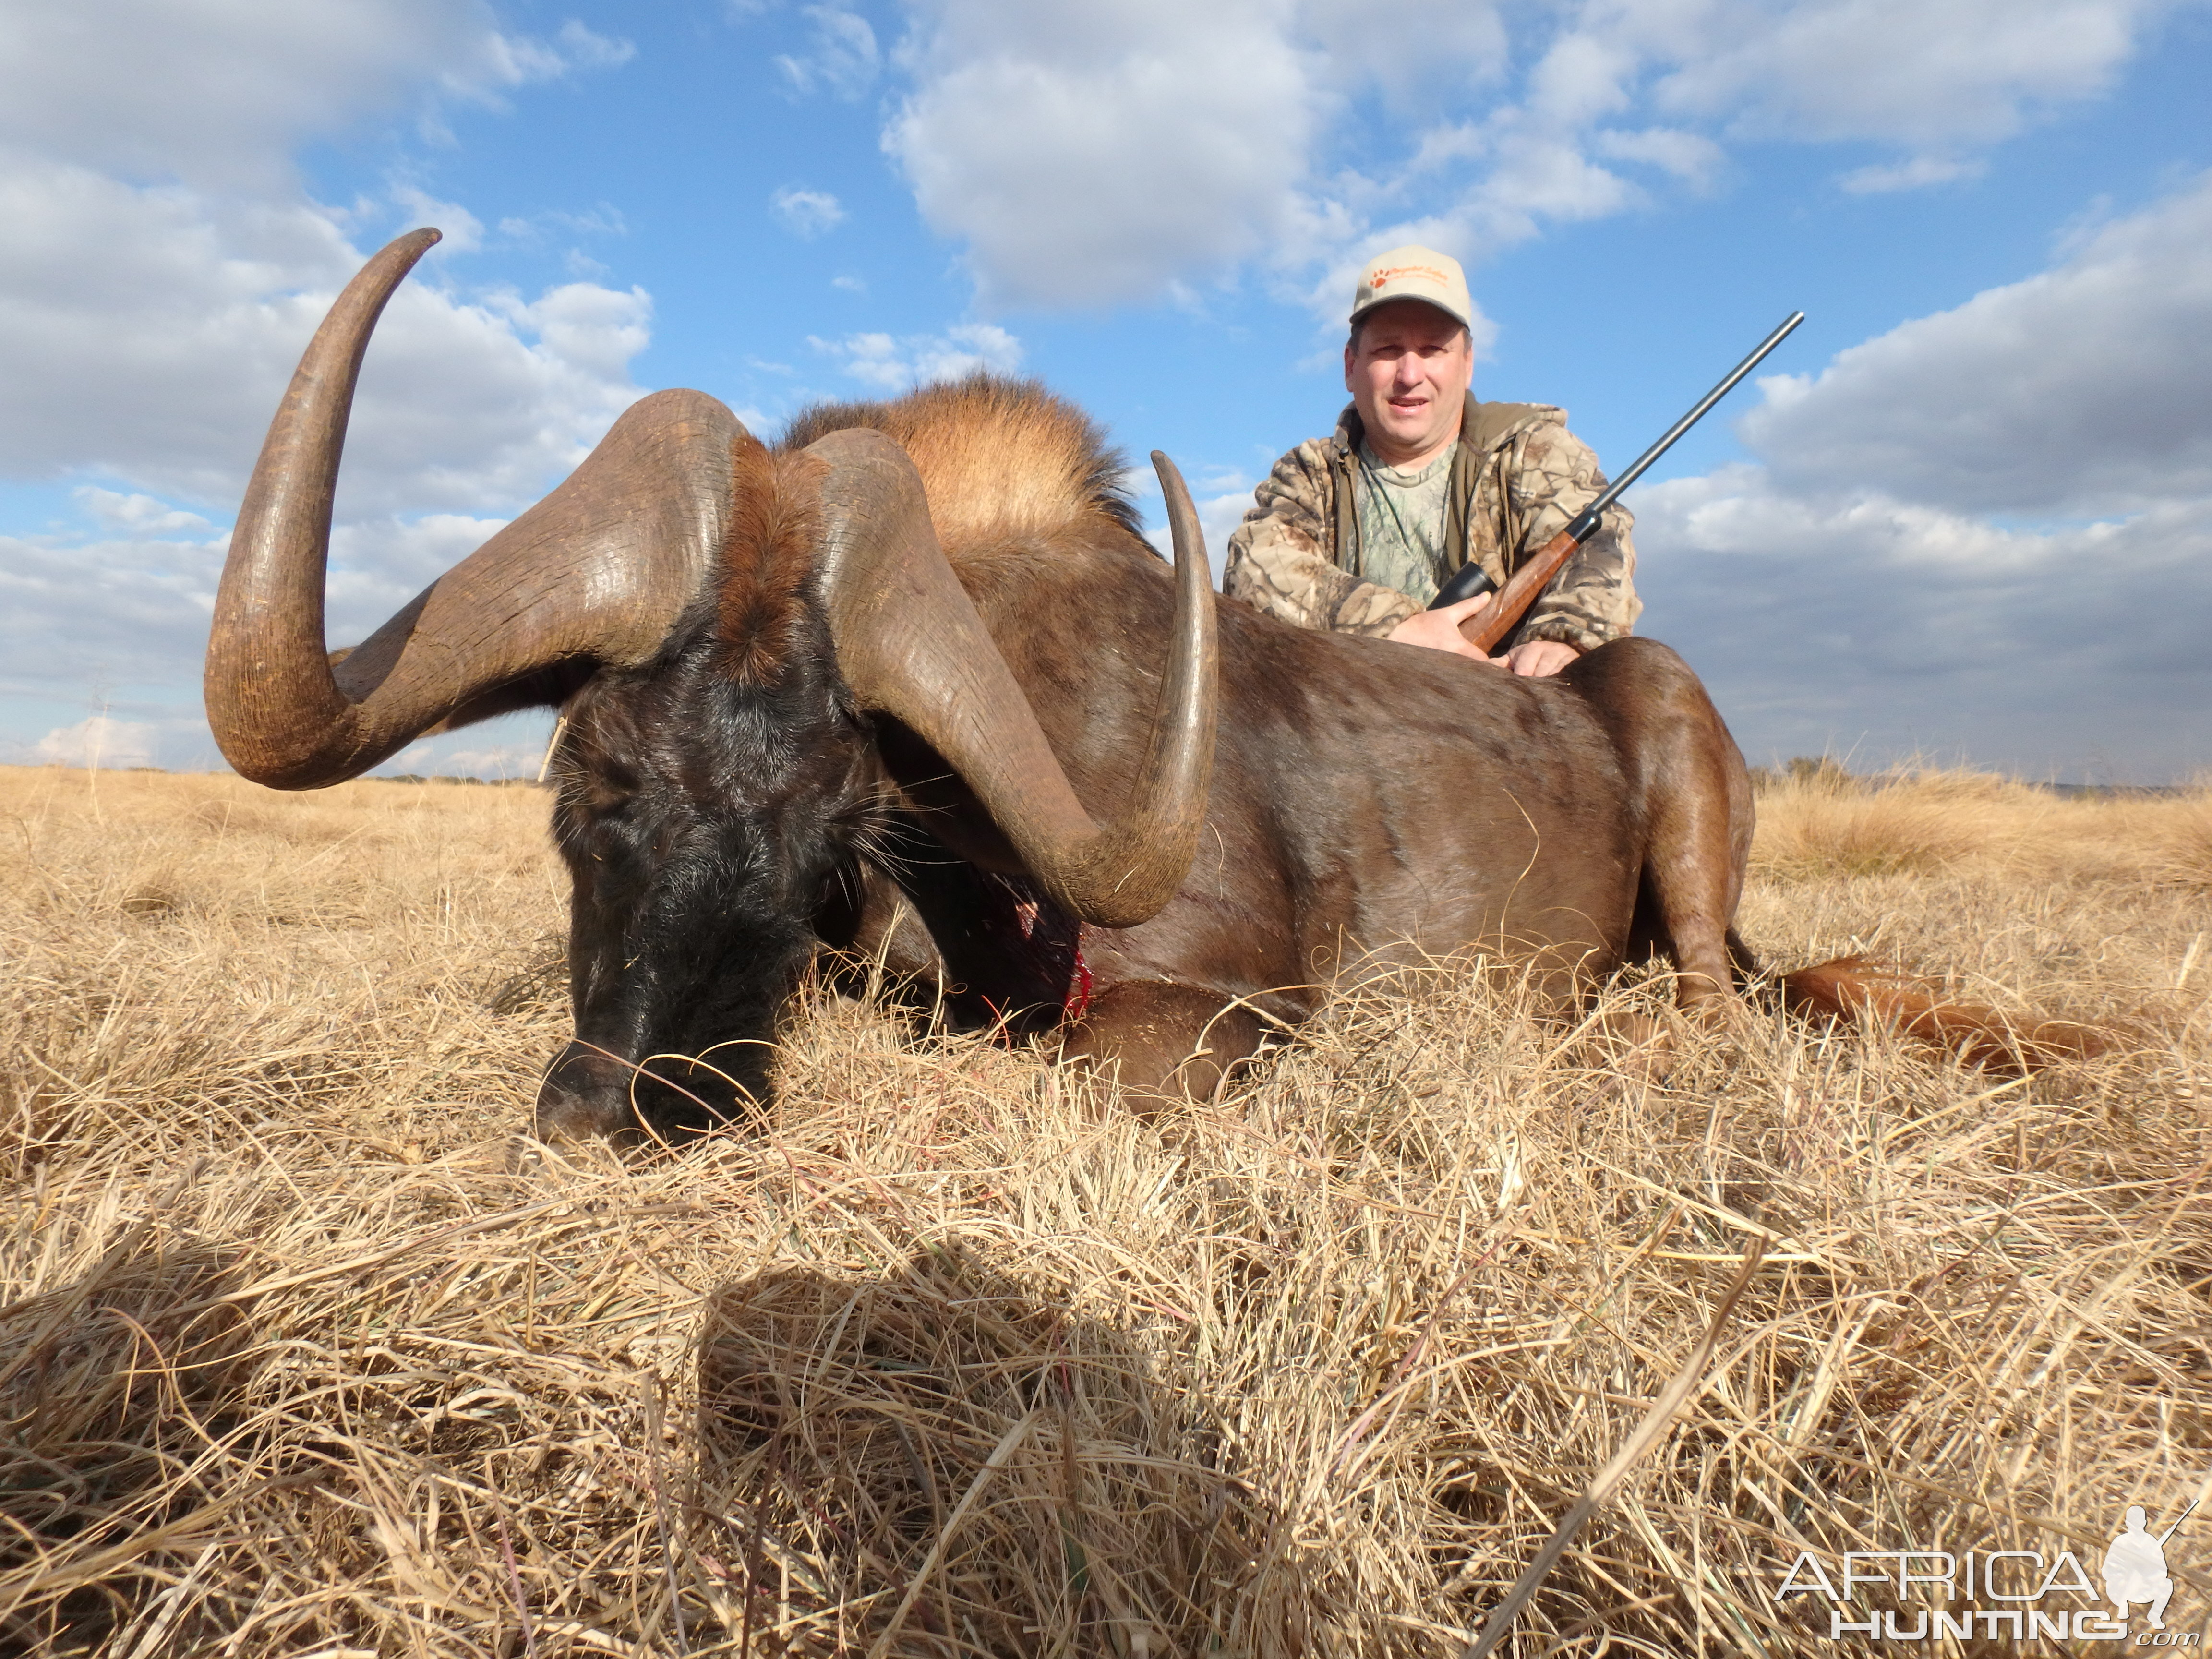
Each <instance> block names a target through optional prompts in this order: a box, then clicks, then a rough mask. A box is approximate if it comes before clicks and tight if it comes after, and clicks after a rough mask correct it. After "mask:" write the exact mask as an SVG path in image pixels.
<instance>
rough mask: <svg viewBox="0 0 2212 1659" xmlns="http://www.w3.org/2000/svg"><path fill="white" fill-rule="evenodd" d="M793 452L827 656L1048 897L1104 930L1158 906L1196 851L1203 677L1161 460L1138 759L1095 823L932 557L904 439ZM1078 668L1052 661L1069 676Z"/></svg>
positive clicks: (1188, 510) (1206, 773) (1206, 658)
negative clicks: (1167, 572)
mask: <svg viewBox="0 0 2212 1659" xmlns="http://www.w3.org/2000/svg"><path fill="white" fill-rule="evenodd" d="M808 453H810V454H812V455H815V456H817V457H818V458H819V459H822V460H823V461H825V462H826V463H828V465H829V475H828V476H827V477H825V478H824V479H823V485H822V504H823V543H822V556H821V559H820V562H819V564H818V566H817V569H818V572H819V578H818V579H819V582H820V592H821V594H822V599H823V605H824V606H825V607H826V608H827V610H828V611H829V627H830V632H831V635H832V636H833V637H834V639H835V641H836V649H837V665H838V668H839V670H840V671H841V672H842V673H843V675H844V677H845V680H846V683H847V684H849V685H850V686H851V687H852V688H853V691H854V695H855V696H858V697H859V699H860V702H862V703H863V704H864V705H865V706H866V707H868V708H874V709H878V710H880V711H882V712H883V713H885V714H890V715H892V716H893V717H895V718H896V719H897V720H901V721H903V722H904V723H905V724H906V725H907V726H908V727H910V728H911V729H912V730H913V731H914V732H915V733H916V734H917V735H918V736H920V737H921V738H922V739H923V740H924V741H926V742H927V743H928V744H929V745H930V746H931V747H932V748H933V749H935V750H937V752H938V753H939V754H940V755H942V756H943V757H945V760H946V761H947V762H948V763H951V766H952V768H953V769H954V770H956V771H957V772H958V773H959V774H960V776H961V778H962V779H963V781H965V782H966V783H967V785H968V787H969V788H970V789H971V790H973V791H974V792H975V796H976V798H977V799H979V800H980V801H981V803H982V805H983V806H984V808H985V810H986V811H988V812H989V813H990V815H991V817H992V819H993V821H994V823H997V825H998V826H999V828H1000V830H1001V831H1002V832H1003V833H1004V834H1005V835H1006V839H1007V840H1008V841H1010V842H1012V843H1013V846H1014V848H1015V850H1016V851H1017V852H1018V853H1019V854H1021V856H1022V859H1023V861H1024V863H1026V864H1027V865H1028V866H1029V868H1030V872H1031V873H1032V874H1033V875H1034V876H1036V878H1037V880H1038V882H1039V883H1040V884H1042V886H1043V887H1044V889H1045V890H1046V891H1047V892H1048V894H1049V895H1050V896H1052V898H1053V899H1054V901H1055V902H1058V903H1059V904H1060V906H1062V907H1063V908H1066V910H1068V911H1069V912H1071V913H1072V914H1073V915H1077V916H1079V917H1081V918H1082V919H1084V920H1085V921H1090V922H1093V923H1096V924H1097V925H1098V926H1100V927H1134V926H1135V925H1136V924H1137V923H1139V922H1140V921H1146V919H1148V918H1149V917H1151V916H1152V915H1157V914H1158V911H1159V909H1160V908H1161V907H1162V906H1163V905H1164V904H1166V902H1168V900H1169V899H1170V898H1171V897H1173V896H1175V891H1176V888H1177V887H1179V886H1181V885H1182V880H1183V878H1184V877H1185V876H1187V875H1188V873H1189V872H1190V865H1191V860H1192V858H1193V856H1194V854H1195V853H1196V851H1197V847H1198V833H1199V827H1200V824H1201V823H1203V822H1204V820H1205V817H1206V787H1207V784H1208V782H1209V781H1210V779H1211V777H1212V770H1213V738H1214V721H1215V710H1216V704H1217V701H1218V681H1219V671H1218V661H1217V653H1216V647H1215V644H1214V614H1213V593H1212V586H1211V582H1210V579H1209V576H1208V573H1207V568H1206V547H1205V543H1204V541H1203V539H1202V538H1201V537H1200V533H1199V529H1198V515H1197V513H1196V512H1195V511H1194V510H1193V508H1192V507H1191V503H1190V495H1189V492H1188V491H1187V490H1186V489H1184V488H1183V483H1182V477H1181V475H1180V474H1178V473H1177V472H1176V469H1175V466H1174V464H1173V463H1172V462H1170V461H1169V460H1168V459H1167V458H1166V457H1165V456H1164V455H1161V454H1158V453H1155V454H1154V455H1153V457H1152V459H1153V462H1154V464H1155V465H1157V466H1158V469H1159V473H1160V483H1161V487H1162V489H1164V491H1165V493H1166V495H1167V501H1168V522H1169V524H1170V526H1171V528H1172V530H1173V533H1174V538H1175V551H1176V617H1175V625H1174V630H1173V644H1172V647H1171V650H1170V657H1169V661H1168V664H1167V666H1166V671H1165V673H1164V676H1163V678H1162V681H1161V685H1160V696H1159V702H1158V708H1156V710H1155V711H1154V714H1153V720H1152V738H1151V744H1150V747H1149V751H1148V753H1147V755H1146V760H1145V763H1144V765H1143V768H1142V769H1141V770H1140V771H1139V774H1138V775H1137V779H1136V782H1135V784H1134V786H1133V787H1132V788H1131V790H1130V792H1129V797H1128V801H1127V805H1126V807H1125V808H1124V810H1123V811H1122V813H1121V817H1118V818H1115V820H1113V821H1112V822H1111V823H1106V824H1103V825H1102V824H1099V823H1095V822H1094V821H1093V820H1092V818H1091V815H1090V813H1089V812H1088V811H1085V808H1084V805H1083V804H1082V802H1081V801H1079V800H1078V799H1076V796H1075V791H1074V790H1073V788H1072V787H1070V786H1069V784H1068V781H1067V776H1066V773H1065V772H1063V771H1062V770H1061V769H1060V763H1059V761H1058V760H1057V759H1056V758H1055V757H1054V755H1053V752H1052V750H1051V747H1050V746H1049V745H1048V744H1047V743H1046V741H1045V737H1044V732H1042V729H1041V728H1040V727H1039V726H1038V725H1037V721H1036V715H1035V714H1034V713H1032V712H1031V710H1030V704H1029V700H1028V699H1027V698H1026V697H1025V696H1024V695H1023V693H1022V689H1021V687H1020V685H1019V684H1018V683H1017V682H1016V680H1015V678H1014V677H1013V674H1012V671H1010V670H1009V669H1008V668H1007V666H1006V659H1005V658H1004V657H1003V656H1001V655H1000V652H999V649H998V647H997V646H996V645H995V644H994V642H993V641H992V639H991V636H990V635H989V634H988V633H987V632H986V631H985V629H984V627H983V621H982V618H981V617H980V616H979V615H977V614H976V611H975V605H974V604H973V603H972V602H971V601H970V600H969V598H968V595H967V593H966V592H965V591H964V590H963V588H962V587H961V586H960V583H959V581H958V580H957V578H956V577H955V576H954V574H953V573H952V568H951V566H950V565H949V564H947V563H946V562H945V555H944V553H943V551H942V550H940V548H939V544H938V541H937V532H936V530H935V528H934V527H933V526H932V524H931V522H930V516H929V504H928V501H927V499H926V498H925V496H924V494H923V490H922V484H921V475H920V473H918V472H917V471H915V465H914V463H913V461H912V460H911V459H908V456H907V453H906V452H905V451H904V450H902V449H901V448H900V447H899V446H898V445H897V444H896V443H895V442H893V441H891V440H890V438H887V437H885V436H884V435H883V434H882V433H879V432H874V431H870V430H866V429H863V428H854V429H850V430H847V431H842V432H836V433H832V434H830V435H829V436H828V437H825V438H823V439H821V440H820V441H817V442H816V443H815V444H813V445H811V447H810V448H809V451H808ZM1113 648H1116V649H1125V648H1127V647H1126V643H1125V642H1121V641H1116V642H1115V646H1114V647H1113ZM1081 667H1082V665H1080V664H1078V663H1071V664H1069V665H1068V669H1069V671H1070V672H1071V673H1079V672H1080V671H1081Z"/></svg>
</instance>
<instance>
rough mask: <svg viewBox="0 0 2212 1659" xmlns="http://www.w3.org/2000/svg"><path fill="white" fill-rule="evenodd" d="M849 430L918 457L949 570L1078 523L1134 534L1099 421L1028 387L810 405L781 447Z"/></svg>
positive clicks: (993, 380)
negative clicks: (971, 557)
mask: <svg viewBox="0 0 2212 1659" xmlns="http://www.w3.org/2000/svg"><path fill="white" fill-rule="evenodd" d="M848 427H873V428H875V429H876V430H877V431H878V432H881V433H883V434H884V435H886V436H887V437H890V438H891V439H894V440H895V441H897V442H898V444H899V445H900V446H901V447H903V448H904V449H905V450H906V452H907V453H908V455H910V456H912V457H913V458H914V464H915V467H916V468H917V469H918V470H919V471H921V482H922V487H923V488H924V489H926V490H927V492H928V495H929V514H930V519H931V520H932V521H933V523H934V524H935V526H936V527H937V536H938V540H939V542H940V543H941V544H943V545H944V548H945V553H946V555H947V556H949V557H950V558H951V560H952V561H953V562H954V563H956V564H957V563H958V562H960V558H961V556H962V555H963V553H967V552H970V551H979V550H983V549H985V548H988V547H990V546H992V545H994V544H1000V543H1003V542H1005V541H1006V540H1009V539H1012V538H1017V537H1045V536H1053V535H1056V534H1059V533H1060V532H1066V531H1070V530H1079V529H1081V528H1084V527H1085V521H1086V520H1088V521H1090V522H1091V523H1093V524H1097V523H1101V522H1103V523H1104V524H1107V525H1111V526H1115V527H1116V528H1119V529H1121V530H1126V531H1127V532H1129V533H1130V534H1132V535H1138V534H1140V533H1141V530H1140V526H1139V520H1138V516H1137V509H1136V507H1135V505H1134V504H1133V502H1132V501H1130V499H1129V495H1128V491H1127V489H1126V488H1125V487H1124V486H1123V484H1122V483H1121V478H1122V475H1123V473H1124V472H1125V471H1127V459H1125V458H1124V457H1123V456H1122V454H1121V452H1120V451H1119V450H1117V449H1115V448H1114V447H1112V446H1111V445H1110V444H1109V443H1108V442H1107V441H1106V435H1105V434H1104V433H1103V431H1101V430H1100V429H1099V427H1098V424H1097V422H1095V421H1093V420H1092V419H1091V417H1090V416H1087V415H1085V413H1084V412H1083V411H1082V410H1079V409H1077V408H1076V407H1075V406H1074V405H1073V404H1069V403H1066V402H1065V401H1063V400H1062V399H1060V398H1056V397H1054V395H1053V394H1052V393H1051V392H1048V391H1046V390H1045V388H1044V387H1043V386H1042V385H1040V384H1039V383H1038V382H1036V380H1013V379H1010V378H1008V377H1006V376H1005V375H1000V374H990V373H989V372H987V371H986V370H981V369H979V370H977V371H976V372H975V374H969V375H968V376H966V377H964V378H963V379H961V380H948V381H945V382H943V383H941V384H939V385H937V386H922V387H920V388H918V389H917V390H915V391H913V392H908V393H907V394H906V396H904V397H903V398H894V399H890V400H888V401H884V402H877V403H850V404H816V405H814V406H813V407H812V408H811V409H806V410H801V411H800V412H799V415H798V416H796V417H794V418H793V421H792V423H791V427H790V429H789V430H788V431H787V432H786V433H785V434H784V435H783V441H782V443H781V446H780V447H781V449H782V450H783V451H785V452H791V451H794V450H799V449H803V448H805V447H806V446H807V445H808V444H811V443H812V442H814V441H816V440H817V439H818V438H823V437H826V436H828V435H829V434H830V433H832V432H839V431H842V430H844V429H845V428H848Z"/></svg>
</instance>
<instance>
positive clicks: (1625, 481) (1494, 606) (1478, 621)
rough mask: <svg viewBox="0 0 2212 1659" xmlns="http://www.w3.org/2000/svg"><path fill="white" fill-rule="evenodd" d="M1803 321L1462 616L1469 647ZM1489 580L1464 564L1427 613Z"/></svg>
mask: <svg viewBox="0 0 2212 1659" xmlns="http://www.w3.org/2000/svg"><path fill="white" fill-rule="evenodd" d="M1804 320H1805V313H1803V312H1802V311H1793V312H1791V313H1790V315H1789V316H1788V317H1786V318H1785V319H1783V323H1782V326H1781V327H1779V328H1778V329H1776V330H1775V331H1774V332H1773V333H1771V334H1770V335H1768V336H1767V337H1765V339H1764V340H1762V341H1760V342H1759V349H1757V350H1756V351H1753V353H1752V354H1751V356H1748V357H1747V358H1745V359H1744V360H1743V361H1742V362H1740V363H1738V364H1737V365H1736V366H1735V368H1733V369H1731V370H1729V377H1728V379H1726V380H1723V381H1722V382H1721V383H1720V384H1719V385H1718V386H1715V387H1714V388H1713V389H1712V390H1711V392H1707V393H1705V396H1704V397H1703V398H1699V400H1698V406H1697V407H1696V408H1695V409H1693V410H1691V411H1690V412H1689V413H1688V414H1686V415H1685V416H1682V418H1681V419H1680V420H1679V421H1677V422H1674V425H1672V426H1671V427H1668V428H1667V435H1666V436H1665V437H1663V438H1662V439H1660V440H1659V441H1658V442H1657V443H1656V444H1654V445H1652V446H1651V447H1650V448H1649V449H1647V450H1645V451H1644V453H1642V454H1641V455H1639V456H1638V457H1637V458H1636V464H1635V465H1633V466H1632V467H1630V468H1629V469H1628V471H1626V472H1624V473H1622V474H1621V475H1620V477H1618V478H1615V479H1614V480H1613V482H1612V483H1610V484H1608V485H1607V487H1606V489H1605V492H1604V493H1603V494H1602V495H1600V496H1599V497H1598V498H1597V499H1596V500H1595V501H1592V502H1591V503H1590V504H1589V506H1588V507H1584V508H1583V510H1582V511H1581V512H1580V513H1577V514H1575V518H1574V522H1573V523H1571V524H1570V525H1569V526H1567V527H1566V528H1565V530H1562V531H1561V532H1559V534H1558V535H1556V536H1554V537H1553V538H1552V539H1551V540H1550V541H1548V542H1546V543H1545V544H1544V545H1543V547H1542V548H1541V550H1539V551H1538V552H1537V554H1536V556H1534V558H1532V559H1530V560H1529V561H1528V563H1526V564H1524V565H1522V567H1521V568H1519V569H1518V570H1516V571H1515V572H1514V573H1513V574H1512V575H1511V576H1510V578H1508V579H1507V580H1506V583H1505V586H1504V587H1502V588H1500V589H1499V590H1498V597H1497V598H1496V599H1492V601H1491V602H1490V603H1489V604H1488V605H1485V606H1483V607H1482V609H1481V610H1480V611H1476V612H1475V613H1474V615H1473V616H1472V617H1468V618H1467V619H1466V620H1465V621H1464V622H1462V623H1460V625H1459V632H1460V637H1461V638H1462V639H1463V640H1465V641H1467V642H1468V644H1469V645H1473V646H1476V647H1480V648H1481V650H1482V651H1483V652H1484V653H1489V652H1491V651H1492V650H1494V649H1496V648H1497V646H1498V641H1500V640H1503V639H1504V637H1505V636H1506V635H1508V634H1510V633H1511V632H1512V631H1513V630H1514V629H1515V628H1516V627H1517V626H1519V625H1520V622H1521V618H1522V617H1525V616H1527V615H1528V607H1529V606H1530V605H1534V604H1535V603H1536V596H1537V595H1538V594H1540V593H1541V592H1543V591H1544V590H1545V588H1547V587H1548V586H1551V582H1552V578H1553V577H1554V576H1556V575H1558V574H1559V568H1560V567H1561V566H1562V565H1564V564H1565V563H1566V562H1567V561H1568V560H1569V559H1571V558H1572V557H1574V556H1575V550H1576V549H1577V548H1578V547H1580V546H1581V545H1582V544H1583V543H1584V542H1586V541H1588V540H1589V538H1591V537H1592V536H1595V534H1597V527H1598V526H1600V525H1601V524H1602V523H1604V522H1605V510H1606V508H1607V507H1611V506H1612V505H1613V502H1615V501H1618V500H1620V492H1621V491H1622V490H1624V489H1627V488H1628V486H1629V485H1631V484H1632V483H1635V482H1636V481H1637V480H1638V478H1640V477H1643V476H1644V469H1645V468H1646V467H1648V466H1650V465H1651V463H1652V462H1654V461H1656V460H1657V459H1659V458H1660V457H1661V456H1662V455H1664V454H1665V453H1667V451H1668V448H1670V447H1672V446H1673V444H1674V440H1675V439H1677V438H1679V437H1680V436H1681V435H1683V434H1684V433H1685V432H1687V431H1688V430H1689V429H1690V428H1692V427H1693V426H1695V425H1696V424H1697V423H1698V422H1699V418H1700V417H1701V416H1704V414H1705V411H1706V410H1709V409H1711V407H1712V406H1713V405H1714V404H1717V403H1718V402H1720V400H1721V399H1722V398H1725V397H1726V396H1728V394H1729V392H1730V391H1732V390H1733V389H1734V388H1735V383H1736V382H1737V381H1738V380H1741V379H1743V377H1744V376H1745V375H1747V374H1750V373H1751V371H1752V370H1753V369H1754V368H1758V367H1759V359H1760V358H1762V357H1764V356H1766V354H1767V353H1768V352H1770V351H1771V350H1773V349H1774V348H1775V347H1777V346H1778V345H1780V344H1781V343H1782V341H1783V337H1784V336H1785V335H1787V334H1788V333H1789V332H1790V330H1791V329H1793V328H1795V327H1796V326H1797V325H1798V324H1800V323H1802V322H1803V321H1804ZM1489 581H1490V579H1489V578H1488V577H1487V576H1486V575H1484V574H1483V573H1482V571H1481V569H1480V567H1478V566H1476V565H1474V564H1468V565H1467V566H1465V567H1463V568H1462V569H1461V570H1460V571H1459V573H1458V574H1456V575H1455V576H1454V577H1453V578H1452V580H1449V581H1448V582H1446V583H1445V584H1444V585H1443V588H1442V589H1440V590H1439V591H1438V592H1437V597H1436V599H1434V600H1433V601H1432V602H1431V605H1430V606H1429V609H1430V610H1431V611H1436V610H1440V609H1441V608H1443V606H1445V605H1453V604H1456V603H1457V602H1458V601H1459V600H1461V599H1473V598H1474V596H1475V595H1476V594H1477V593H1480V592H1484V591H1485V590H1486V589H1487V587H1488V586H1489Z"/></svg>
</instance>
